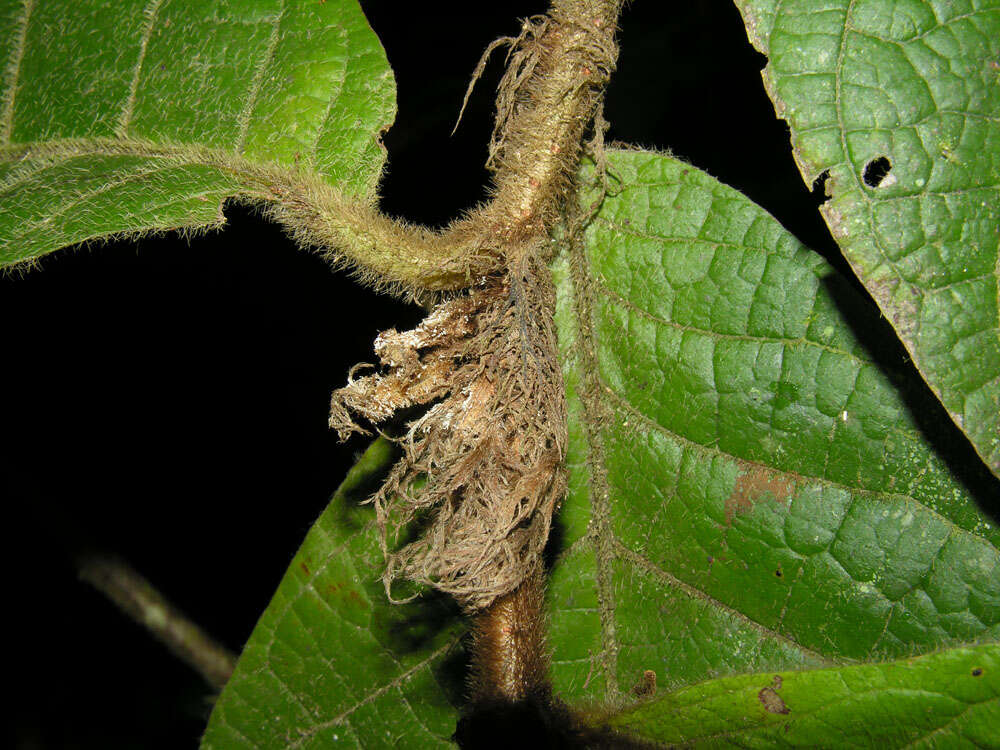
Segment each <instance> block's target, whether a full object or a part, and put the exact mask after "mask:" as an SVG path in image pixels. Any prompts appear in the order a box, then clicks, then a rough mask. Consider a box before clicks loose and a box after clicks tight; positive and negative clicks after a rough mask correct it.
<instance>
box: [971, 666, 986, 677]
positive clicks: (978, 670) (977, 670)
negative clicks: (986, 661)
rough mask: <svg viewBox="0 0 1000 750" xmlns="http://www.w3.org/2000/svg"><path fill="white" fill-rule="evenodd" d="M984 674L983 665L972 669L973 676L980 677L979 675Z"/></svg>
mask: <svg viewBox="0 0 1000 750" xmlns="http://www.w3.org/2000/svg"><path fill="white" fill-rule="evenodd" d="M982 674H983V669H982V667H976V668H975V669H973V670H972V676H973V677H979V676H981V675H982Z"/></svg>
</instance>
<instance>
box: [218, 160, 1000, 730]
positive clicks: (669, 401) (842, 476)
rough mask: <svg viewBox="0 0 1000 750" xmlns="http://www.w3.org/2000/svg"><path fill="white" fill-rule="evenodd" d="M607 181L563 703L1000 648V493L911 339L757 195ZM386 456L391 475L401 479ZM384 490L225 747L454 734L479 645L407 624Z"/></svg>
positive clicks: (323, 543) (357, 515) (588, 305)
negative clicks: (992, 514)
mask: <svg viewBox="0 0 1000 750" xmlns="http://www.w3.org/2000/svg"><path fill="white" fill-rule="evenodd" d="M609 158H610V163H611V170H612V172H613V175H614V178H613V179H612V180H611V184H612V186H613V188H614V194H613V195H609V196H608V197H607V198H606V199H605V201H604V203H603V205H602V206H601V210H600V212H599V214H598V215H597V217H596V218H595V220H594V222H593V223H592V225H591V226H590V228H589V229H588V231H587V233H586V237H585V247H584V248H576V249H572V250H567V251H565V252H563V254H562V255H561V256H560V258H559V259H558V260H557V262H556V264H555V269H554V273H555V279H556V282H557V287H558V293H559V307H558V315H557V323H558V326H559V335H560V342H561V346H562V349H563V358H564V374H565V377H566V383H567V393H568V396H569V405H570V411H571V415H570V425H569V426H570V455H569V456H568V462H569V466H570V482H571V487H570V493H569V496H568V497H567V499H566V501H565V503H564V505H563V508H562V509H561V511H560V513H559V515H558V517H557V530H556V537H555V540H554V543H553V547H554V552H555V553H556V556H555V561H554V564H553V568H552V571H551V576H550V585H549V590H548V600H549V601H548V605H549V612H550V615H549V616H550V644H551V648H552V652H553V657H554V664H553V678H554V682H555V688H556V690H557V692H558V693H559V694H560V695H562V696H563V697H564V698H566V699H567V700H568V701H569V702H570V703H571V704H572V703H576V704H583V705H587V704H591V705H592V704H594V703H595V702H596V703H598V704H603V703H605V702H610V704H611V705H621V704H622V703H628V702H630V701H631V699H632V687H633V685H635V684H636V683H637V682H639V680H640V678H641V677H642V675H643V672H644V671H645V670H653V671H654V672H656V675H657V678H658V683H659V685H660V689H661V690H663V691H676V690H683V689H685V688H691V689H695V688H693V687H692V686H696V685H698V684H700V683H703V682H705V681H706V680H709V679H712V678H721V677H724V676H727V675H731V676H736V675H746V674H748V673H749V674H752V673H756V672H763V671H766V672H768V673H769V674H768V675H767V676H766V677H765V678H763V679H764V682H763V683H761V685H764V684H769V683H770V680H771V675H770V673H771V672H778V671H780V672H786V671H789V670H800V669H810V668H827V669H834V670H835V672H838V673H839V672H840V671H841V670H842V669H846V668H854V666H855V665H856V664H857V663H858V662H875V663H877V662H881V661H885V660H892V659H899V658H904V657H911V656H913V655H915V654H919V653H926V652H931V651H934V650H936V649H940V648H945V647H949V646H959V645H962V644H967V643H970V642H994V641H995V640H996V639H997V635H998V633H1000V576H998V563H1000V556H998V552H997V544H998V542H1000V532H998V530H997V528H996V527H995V526H994V525H993V524H992V523H991V522H990V521H989V520H988V519H987V518H985V517H984V516H983V515H982V514H981V513H980V511H979V510H978V508H977V506H976V504H975V502H974V499H973V496H972V490H971V489H969V488H968V487H979V490H978V491H979V492H980V494H981V495H982V496H983V497H989V496H990V494H991V493H994V495H993V496H994V497H995V496H996V495H995V493H996V491H997V483H996V480H995V478H994V477H992V475H990V474H988V473H987V472H985V470H984V469H982V464H981V463H980V462H979V461H978V459H977V458H976V457H975V456H974V455H972V456H971V458H970V464H971V466H972V467H973V468H974V469H978V470H981V471H983V476H982V477H981V478H980V480H981V481H979V483H978V484H976V482H972V481H971V480H970V477H973V476H974V475H973V474H970V473H962V474H961V476H959V475H958V474H957V473H955V472H957V471H959V469H961V468H962V467H961V466H960V465H959V464H956V466H957V467H958V468H955V469H953V468H951V466H950V465H949V464H948V463H946V462H945V461H944V459H943V458H942V457H941V456H940V455H939V454H937V453H936V452H935V451H934V450H933V449H932V448H931V447H930V445H928V443H927V442H926V440H925V439H924V438H923V436H922V433H921V431H920V430H919V429H918V427H917V426H916V424H915V423H914V421H913V416H912V414H913V413H920V414H924V415H925V418H926V419H928V420H930V421H928V422H926V423H924V425H923V426H924V427H926V429H927V430H928V431H929V432H931V433H932V434H933V433H934V431H936V430H945V431H947V430H954V427H953V426H952V425H951V422H950V420H949V419H948V417H947V415H945V414H944V413H943V412H942V411H941V410H940V407H939V406H938V405H937V402H936V401H935V400H934V398H933V396H931V395H930V394H928V393H927V392H926V389H925V388H924V387H923V385H922V384H921V383H920V382H919V380H917V379H916V377H915V376H914V375H913V373H912V371H910V370H908V369H904V370H903V371H901V372H893V371H892V369H891V367H889V365H888V364H886V363H882V364H876V363H875V362H873V360H872V358H871V356H870V354H869V353H868V350H867V349H866V346H865V344H863V343H862V342H861V341H860V340H859V337H858V335H856V334H855V333H854V332H853V331H854V330H857V331H859V332H861V334H864V336H865V337H866V341H865V343H867V344H870V345H872V346H874V350H875V351H881V350H882V349H883V348H884V347H883V346H882V344H883V343H885V342H888V343H889V344H891V343H892V342H893V341H894V339H893V336H892V331H891V330H890V329H888V328H887V327H884V326H883V328H884V330H882V331H881V332H880V331H879V325H880V323H879V321H878V319H877V318H876V317H875V316H874V315H873V314H872V312H871V307H870V305H869V304H868V303H867V302H866V301H865V300H863V299H860V298H859V297H858V296H857V294H856V293H855V292H854V291H853V289H852V287H851V286H850V285H849V284H848V283H846V282H845V281H844V280H843V279H842V278H840V277H839V276H838V275H837V274H836V273H835V272H833V271H832V270H831V269H830V268H829V267H828V266H827V265H826V264H825V263H824V262H823V261H822V260H820V259H819V258H818V257H817V256H815V255H814V254H813V253H811V252H810V251H809V250H807V249H806V248H804V247H802V246H801V245H800V244H799V243H798V242H796V241H795V239H794V238H792V237H791V235H789V234H788V233H787V232H786V231H785V230H784V229H782V228H781V226H780V225H779V224H778V223H777V222H776V221H775V220H774V219H773V218H771V217H770V216H768V215H767V214H766V213H765V212H764V211H763V210H761V209H760V208H758V207H756V206H755V205H753V204H752V203H751V202H750V201H749V200H747V199H746V198H744V197H743V196H741V195H740V194H738V193H737V192H735V191H734V190H731V189H730V188H727V187H725V186H724V185H721V184H720V183H718V182H717V181H715V180H714V179H712V178H711V177H709V176H708V175H706V174H704V173H703V172H700V171H699V170H697V169H695V168H693V167H690V166H688V165H686V164H683V163H681V162H679V161H676V160H674V159H671V158H669V157H666V156H662V155H657V154H651V153H643V152H611V153H610V154H609ZM592 199H593V196H591V195H587V196H584V200H585V202H586V201H590V200H592ZM849 321H850V322H849ZM887 360H888V358H887ZM933 408H938V414H937V416H936V417H935V416H934V414H933V413H932V412H933ZM928 414H929V416H927V415H928ZM945 434H946V436H947V432H946V433H945ZM382 445H383V444H382V443H377V444H376V447H375V448H373V449H372V451H373V452H377V451H381V453H377V454H376V453H372V452H370V453H369V456H373V455H378V456H379V457H380V458H379V459H378V461H376V460H375V459H374V458H366V459H365V460H366V461H371V462H372V463H373V464H378V466H385V465H386V463H387V462H388V460H389V456H388V454H387V453H386V452H385V448H384V446H383V447H379V446H382ZM370 473H374V469H373V467H372V464H369V465H368V466H367V467H366V466H361V467H359V468H358V469H357V470H356V471H355V472H354V473H353V474H352V475H351V477H349V478H348V480H347V482H345V487H344V488H342V489H341V490H340V491H338V496H337V498H335V500H334V502H333V503H332V505H331V508H330V510H328V511H327V512H326V513H325V514H324V516H323V517H322V518H321V519H320V521H319V522H318V524H317V526H316V527H315V528H314V529H313V530H312V531H311V532H310V534H309V536H308V537H307V539H306V542H305V544H304V546H303V550H302V551H301V552H300V553H299V554H298V555H297V556H296V558H295V560H294V561H293V563H292V565H291V567H290V568H289V570H288V572H287V573H286V576H285V580H284V581H283V582H282V584H281V588H280V589H279V592H278V594H277V595H276V597H275V601H274V602H273V603H272V604H271V606H270V607H269V608H268V610H267V612H266V613H265V614H264V616H263V618H262V620H261V622H260V624H259V625H258V627H257V629H256V630H255V631H254V633H253V635H252V636H251V639H250V642H249V644H248V646H247V649H246V651H245V653H244V655H243V656H242V657H241V660H240V664H239V665H238V667H237V672H236V675H235V676H234V678H233V681H232V683H231V684H230V685H229V686H228V687H227V689H226V690H225V691H224V693H223V694H222V697H221V698H220V701H219V703H218V704H217V707H216V711H215V713H214V714H213V717H212V721H211V725H210V727H209V731H208V734H207V735H206V740H205V746H206V747H209V748H228V747H234V748H235V747H243V746H246V745H247V744H252V743H255V744H257V745H259V746H261V747H268V748H284V747H307V746H315V747H320V746H325V745H324V743H329V742H331V741H332V737H333V736H334V735H336V736H337V737H338V738H340V739H341V740H342V741H343V743H344V744H345V745H347V746H363V747H381V746H388V745H392V744H394V743H396V742H398V744H400V745H402V746H421V747H422V746H425V745H427V746H430V745H432V744H434V743H435V742H444V741H446V739H447V738H448V737H449V736H450V735H451V732H452V731H453V730H454V726H455V721H456V718H457V716H458V708H457V707H458V706H459V705H460V702H461V690H460V688H458V687H456V686H455V685H456V682H455V680H456V679H457V677H455V675H456V674H460V672H461V665H460V664H458V663H457V662H458V661H459V660H460V658H461V647H460V646H459V645H453V644H454V643H455V641H454V639H455V638H456V637H457V635H458V634H459V633H460V632H462V629H463V625H462V623H461V622H460V621H459V619H458V614H457V612H456V611H455V610H454V609H446V608H442V605H441V604H440V602H439V601H438V600H430V601H427V602H425V603H423V604H419V603H418V604H410V605H406V606H405V607H402V608H397V607H393V606H390V605H388V604H387V603H386V600H385V596H384V593H383V591H382V588H381V584H380V583H379V582H378V580H377V579H378V576H379V573H380V571H381V570H382V565H383V563H382V557H381V552H380V551H379V547H378V539H377V534H376V530H375V529H374V528H373V527H372V525H371V517H372V516H371V511H370V509H369V508H368V506H363V507H358V506H357V505H356V498H360V497H364V495H365V490H366V488H365V487H364V486H362V480H363V478H364V477H366V476H368V475H369V474H370ZM963 482H969V485H968V487H967V486H966V484H964V483H963ZM302 563H305V565H306V567H307V568H308V574H307V573H306V571H305V570H303V569H302V567H301V564H302ZM331 587H332V588H331ZM328 591H337V592H345V593H344V594H343V595H338V596H336V597H328V596H326V592H328ZM349 592H355V593H356V594H357V596H358V597H359V598H361V599H362V600H363V601H364V602H366V607H365V608H364V609H363V610H361V609H359V608H357V607H355V605H354V601H355V599H354V597H353V595H352V594H351V593H349ZM425 608H426V609H425ZM413 628H417V629H422V630H421V632H422V636H421V638H420V639H418V638H413V637H408V638H407V639H406V640H405V641H400V640H397V638H396V637H395V635H394V634H395V633H399V632H410V631H411V630H412V629H413ZM402 643H405V644H406V645H401V644H402ZM449 660H454V662H455V663H451V662H450V661H449ZM761 679H762V678H759V677H754V678H752V679H751V680H750V682H749V683H747V684H753V685H757V684H758V682H760V680H761ZM991 684H992V683H991ZM760 689H761V686H758V687H757V690H758V691H759V690H760ZM680 695H685V694H683V693H682V694H680ZM887 695H888V694H887ZM678 700H681V699H680V698H678ZM908 700H909V699H908ZM914 700H916V701H917V702H918V703H919V700H920V696H917V697H916V698H915V699H914ZM927 700H928V701H934V700H937V698H936V697H935V696H932V695H930V693H928V696H927ZM732 705H733V707H734V708H733V710H734V711H736V710H738V709H739V706H738V705H737V704H735V703H733V704H732ZM900 705H902V704H900ZM908 705H910V706H911V707H912V706H913V705H914V704H912V703H911V704H908ZM921 705H922V704H921ZM719 710H722V709H719ZM893 710H895V709H893ZM900 710H902V709H900ZM915 710H916V709H915ZM919 710H922V708H921V709H919ZM626 718H627V717H626V716H625V715H623V717H622V718H621V721H622V722H625V721H626ZM736 718H738V717H737V716H736V715H735V714H727V715H723V716H720V717H719V721H723V720H725V721H730V720H735V719H736ZM727 726H728V725H727ZM421 727H426V729H421ZM320 728H322V729H320ZM636 728H637V729H639V730H641V731H642V732H645V733H648V732H651V731H652V729H648V730H647V729H646V728H644V725H643V726H639V727H636ZM387 731H388V734H387V733H386V732H387ZM677 731H681V730H677ZM685 731H686V730H685ZM844 731H845V732H846V731H847V729H845V730H844ZM671 736H674V735H671ZM310 743H314V745H311V744H310Z"/></svg>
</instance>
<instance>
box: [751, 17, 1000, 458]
mask: <svg viewBox="0 0 1000 750" xmlns="http://www.w3.org/2000/svg"><path fill="white" fill-rule="evenodd" d="M737 6H738V7H739V8H740V11H741V13H742V14H743V17H744V22H745V25H746V26H747V32H748V35H749V37H750V41H751V42H752V43H753V45H754V46H755V47H756V48H757V49H758V50H759V51H761V52H763V53H764V54H765V55H767V56H768V58H769V62H768V66H767V68H765V71H764V74H763V75H764V82H765V88H766V89H767V91H768V94H769V96H770V97H771V99H772V101H774V103H775V108H776V111H777V113H778V116H779V117H782V118H784V119H785V120H786V121H787V122H788V124H789V126H790V128H791V131H792V147H793V153H794V155H795V158H796V161H797V163H798V165H799V169H800V171H801V172H802V176H803V179H804V180H805V181H806V183H807V184H810V185H811V184H812V183H813V181H814V180H817V179H818V178H820V177H821V176H823V175H826V178H825V179H826V189H827V193H828V195H831V196H832V198H831V199H830V200H829V201H828V202H826V203H824V204H823V205H822V206H821V207H820V210H821V212H822V213H823V216H824V218H825V219H826V221H827V224H828V225H829V227H830V230H831V231H832V233H833V235H834V237H835V239H836V240H837V242H838V243H839V244H840V246H841V248H842V250H843V251H844V254H845V255H846V256H847V259H848V260H849V261H850V263H851V265H852V266H853V268H854V270H855V271H856V272H857V274H858V276H859V278H860V279H861V280H862V282H863V283H864V284H865V286H866V287H867V288H868V290H869V291H870V292H871V294H872V296H873V297H874V298H875V300H876V302H878V304H879V306H880V307H881V308H882V310H883V312H884V313H885V315H886V317H887V318H888V319H889V320H890V321H891V322H892V324H893V326H894V327H895V328H896V330H897V332H898V333H899V336H900V338H901V339H902V341H903V342H904V344H905V345H906V347H907V349H908V350H909V351H910V352H911V353H912V355H913V359H914V362H915V363H916V365H917V367H918V368H919V369H920V371H921V374H922V375H923V376H924V377H925V378H926V380H927V382H928V383H929V384H930V386H931V388H932V389H933V390H934V392H935V393H936V394H937V395H938V397H939V398H940V399H941V401H942V403H943V404H944V406H945V408H946V409H947V410H948V412H949V413H950V414H951V416H952V418H953V419H954V420H955V422H956V424H957V425H958V426H959V427H960V428H961V429H962V430H963V431H964V432H965V433H966V435H968V437H969V439H970V440H971V441H972V443H973V445H974V446H975V447H976V450H977V451H978V452H979V454H980V456H981V457H982V458H983V460H984V461H985V462H986V463H987V465H989V467H990V468H991V470H992V471H993V472H994V473H1000V417H998V416H997V415H998V414H1000V337H998V331H1000V310H998V306H997V285H998V273H1000V271H998V269H1000V230H998V225H1000V126H998V125H997V122H998V117H1000V76H998V75H997V73H998V68H997V65H998V62H997V61H998V60H1000V43H998V42H997V39H998V38H1000V4H997V3H996V2H993V1H987V2H968V3H949V4H945V5H934V6H932V5H931V4H924V3H886V2H881V1H880V0H869V1H867V2H862V3H847V2H837V3H823V4H818V3H815V2H812V1H811V0H800V1H798V2H792V3H783V4H781V6H780V9H779V7H778V5H777V4H775V3H774V2H771V0H739V1H738V2H737ZM885 169H888V170H889V171H888V173H884V170H885Z"/></svg>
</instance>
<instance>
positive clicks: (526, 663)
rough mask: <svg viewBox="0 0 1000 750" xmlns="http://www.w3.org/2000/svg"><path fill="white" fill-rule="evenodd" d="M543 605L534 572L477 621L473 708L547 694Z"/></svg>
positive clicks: (539, 577) (472, 651)
mask: <svg viewBox="0 0 1000 750" xmlns="http://www.w3.org/2000/svg"><path fill="white" fill-rule="evenodd" d="M544 605H545V601H544V587H543V584H542V575H541V573H540V572H535V573H533V574H532V575H530V576H529V577H528V578H526V579H525V580H524V582H523V583H522V584H521V585H520V586H518V587H517V588H516V589H515V590H514V591H512V592H510V593H509V594H507V595H506V596H502V597H500V598H499V599H497V600H496V601H495V602H493V604H491V605H490V606H489V607H487V608H486V609H485V610H483V611H482V612H481V613H480V614H478V615H477V616H476V618H475V620H474V622H473V627H472V644H471V647H470V654H471V662H472V665H471V666H472V674H471V677H470V680H469V688H470V690H469V693H470V694H469V698H470V700H471V702H472V703H517V702H518V701H523V700H525V699H527V698H529V697H532V696H535V695H538V694H539V693H540V692H543V691H546V690H547V689H548V654H547V653H546V651H545V626H544V611H545V610H544Z"/></svg>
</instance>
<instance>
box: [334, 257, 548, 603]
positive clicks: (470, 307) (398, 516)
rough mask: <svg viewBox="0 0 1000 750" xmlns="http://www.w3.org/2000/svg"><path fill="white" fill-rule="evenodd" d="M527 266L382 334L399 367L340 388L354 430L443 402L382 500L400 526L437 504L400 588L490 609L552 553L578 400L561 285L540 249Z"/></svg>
mask: <svg viewBox="0 0 1000 750" xmlns="http://www.w3.org/2000/svg"><path fill="white" fill-rule="evenodd" d="M523 263H524V266H523V267H522V268H519V269H512V270H511V271H509V272H508V273H503V274H498V275H496V276H491V277H487V278H485V279H483V280H482V281H481V282H480V283H478V284H477V285H476V286H475V287H474V288H473V289H472V290H470V291H469V293H468V294H465V295H462V296H460V297H456V298H454V299H451V300H448V301H446V302H443V303H441V304H440V305H439V306H438V307H436V308H435V309H434V311H433V312H432V313H431V314H430V315H429V316H428V317H427V319H426V320H425V321H424V322H423V323H422V324H421V325H420V326H418V327H417V328H416V329H414V330H412V331H407V332H405V333H397V332H395V331H388V332H385V333H382V334H381V335H380V336H379V337H378V339H377V340H376V345H375V346H376V352H377V353H378V356H379V358H380V360H381V363H382V366H383V367H384V368H385V371H384V372H383V373H380V374H375V375H369V376H367V377H363V378H359V379H356V380H353V381H352V382H351V383H349V384H348V385H347V386H346V387H344V388H342V389H340V390H339V391H337V392H336V393H335V394H334V398H333V404H332V413H331V424H332V425H333V426H334V427H335V428H336V429H337V430H338V431H339V433H340V434H341V436H342V437H346V436H347V435H349V434H350V433H351V432H352V431H355V430H358V429H359V428H358V427H357V425H355V424H354V422H353V420H352V418H351V416H350V415H351V413H353V414H358V415H361V416H363V417H365V418H367V419H369V420H371V421H372V422H381V421H383V420H385V419H386V418H388V417H389V416H391V415H392V414H393V413H394V412H395V411H396V410H398V409H402V408H407V407H410V406H415V405H422V404H430V403H432V402H433V405H432V406H431V407H430V409H428V411H427V412H426V413H425V414H424V415H423V416H422V417H420V418H419V419H418V420H416V421H415V422H414V423H413V424H412V425H411V426H410V428H409V432H408V434H407V435H406V438H405V440H403V441H402V442H403V449H404V455H403V458H402V459H401V460H400V461H399V463H398V464H397V465H396V466H395V467H394V468H393V470H392V472H391V473H390V476H389V478H388V479H387V481H386V482H385V484H384V485H383V486H382V488H381V489H380V490H379V491H378V493H377V494H376V495H375V498H374V499H375V506H376V509H377V511H378V519H379V523H380V525H381V526H382V528H383V531H384V532H385V531H388V532H389V536H390V537H395V534H394V533H392V532H393V531H394V530H395V529H398V528H399V527H401V526H403V525H406V524H408V523H410V522H411V521H413V520H414V518H415V517H417V516H418V515H421V514H423V513H425V512H427V513H430V514H431V516H430V517H429V519H427V522H428V526H427V528H426V531H425V533H424V534H423V535H422V536H421V537H420V538H419V539H417V540H416V541H414V542H412V543H410V544H408V545H406V546H404V547H403V548H402V549H401V550H399V551H398V552H395V553H391V554H389V555H388V566H387V569H386V573H385V581H386V586H387V588H388V587H389V585H390V584H391V582H392V580H393V579H394V578H396V577H398V576H403V577H405V578H409V579H411V580H416V581H420V582H423V583H428V584H431V585H433V586H435V587H436V588H438V589H441V590H442V591H446V592H447V593H449V594H451V595H453V596H454V597H455V598H456V599H458V601H459V602H460V603H461V604H462V605H463V606H465V607H466V608H468V609H470V610H476V609H480V608H482V607H485V606H486V605H488V604H489V603H490V602H492V601H493V599H495V598H496V597H497V596H500V595H502V594H505V593H507V592H509V591H511V590H512V589H513V588H515V587H516V586H517V585H518V584H519V583H520V582H521V581H522V580H523V579H524V577H525V576H526V575H527V574H529V573H531V572H532V571H535V570H537V569H538V566H539V565H540V564H541V552H542V549H543V547H544V546H545V542H546V539H547V538H548V533H549V526H550V524H551V521H552V515H553V513H554V512H555V509H556V507H557V505H558V504H559V501H560V500H561V499H562V496H563V492H564V490H565V478H564V473H563V469H562V460H563V457H564V454H565V448H566V407H565V400H564V397H563V392H562V378H561V377H560V373H559V371H558V360H557V358H556V340H555V331H554V330H553V325H552V316H551V312H550V310H551V308H552V305H553V303H554V291H553V289H552V284H551V281H550V280H549V275H548V273H547V271H546V269H545V267H544V266H542V265H541V264H540V262H539V260H538V258H537V256H536V255H534V254H531V253H527V254H525V255H524V256H523ZM421 480H423V484H422V486H418V485H419V483H420V482H421ZM383 539H385V534H383Z"/></svg>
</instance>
